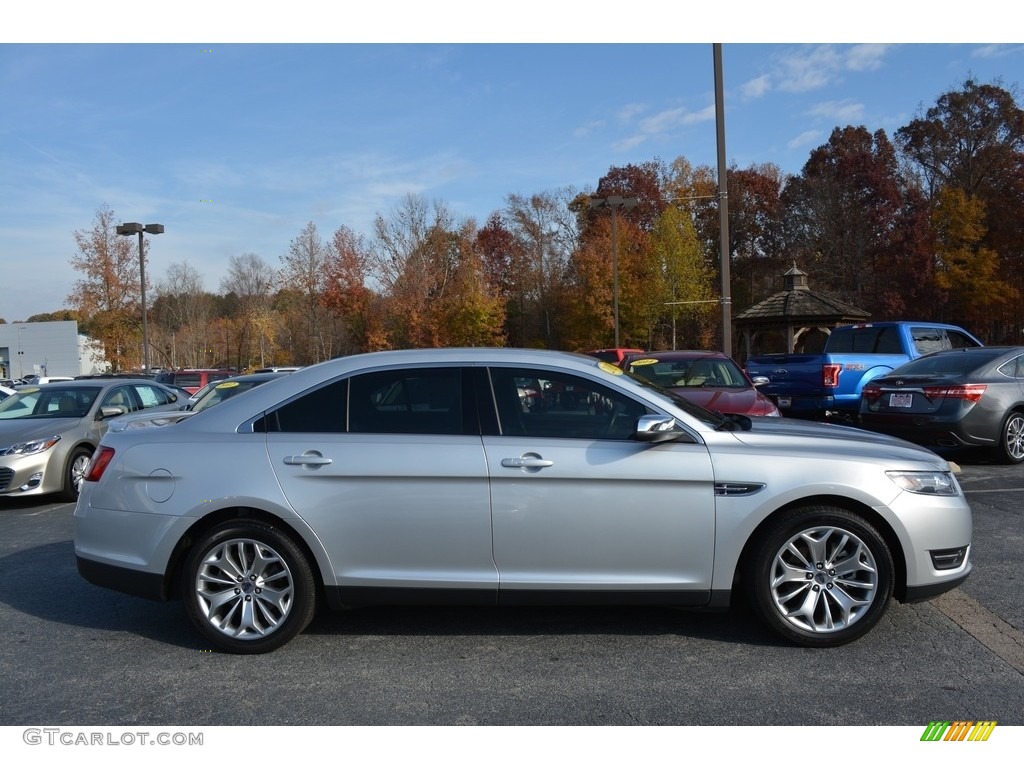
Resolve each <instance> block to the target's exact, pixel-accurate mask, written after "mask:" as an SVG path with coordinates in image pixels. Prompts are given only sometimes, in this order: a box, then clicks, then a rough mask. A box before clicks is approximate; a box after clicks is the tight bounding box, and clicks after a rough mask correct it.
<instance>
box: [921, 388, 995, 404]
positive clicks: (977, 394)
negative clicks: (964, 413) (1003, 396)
mask: <svg viewBox="0 0 1024 768" xmlns="http://www.w3.org/2000/svg"><path fill="white" fill-rule="evenodd" d="M985 388H986V385H985V384H957V385H954V386H951V387H924V394H925V396H926V397H927V398H928V399H929V400H935V399H936V398H939V397H948V398H950V399H951V400H967V401H968V402H971V403H976V402H978V401H979V400H981V396H982V395H984V394H985Z"/></svg>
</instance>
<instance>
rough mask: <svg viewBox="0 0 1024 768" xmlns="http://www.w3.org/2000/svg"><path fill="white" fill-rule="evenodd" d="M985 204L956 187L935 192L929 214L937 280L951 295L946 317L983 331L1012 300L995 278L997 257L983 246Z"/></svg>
mask: <svg viewBox="0 0 1024 768" xmlns="http://www.w3.org/2000/svg"><path fill="white" fill-rule="evenodd" d="M984 222H985V206H984V203H982V202H981V201H980V200H977V199H973V200H972V199H971V198H969V197H968V196H967V194H966V193H965V192H964V191H963V190H962V189H958V188H957V187H953V186H947V187H945V188H943V189H942V191H941V192H939V195H938V200H937V201H936V205H935V208H934V212H933V215H932V225H933V227H934V230H935V238H936V256H937V261H938V266H937V268H936V275H935V280H936V283H937V284H938V286H939V288H941V289H942V290H944V291H946V292H947V293H948V295H949V301H948V305H947V319H949V320H950V321H952V322H957V323H959V324H961V325H964V326H966V327H967V328H977V329H981V328H986V327H987V325H988V321H989V318H990V316H991V314H992V311H993V310H994V309H996V308H999V307H1000V306H1001V305H1003V304H1005V303H1009V302H1012V301H1014V300H1015V299H1016V294H1015V293H1011V292H1010V291H1008V289H1007V287H1006V285H1005V284H1004V283H1003V281H1002V280H1000V279H999V274H998V268H999V257H998V256H997V254H996V252H995V251H993V250H992V249H991V248H987V247H985V246H984V245H983V242H984V239H985V223H984Z"/></svg>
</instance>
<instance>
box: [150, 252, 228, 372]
mask: <svg viewBox="0 0 1024 768" xmlns="http://www.w3.org/2000/svg"><path fill="white" fill-rule="evenodd" d="M213 312H214V304H213V297H212V296H211V295H210V294H209V293H207V292H206V290H205V289H204V287H203V277H202V275H200V274H199V271H198V270H197V269H196V268H195V267H193V266H192V265H190V264H189V263H188V262H187V261H186V262H176V263H173V264H171V265H170V266H169V267H168V268H167V272H166V274H165V275H164V277H163V279H161V280H160V281H158V282H157V284H156V300H155V301H154V302H153V319H154V323H153V324H152V326H151V328H150V335H151V338H152V340H153V347H154V348H155V349H156V350H157V352H158V355H159V358H158V359H159V360H160V363H161V364H162V365H164V366H168V367H172V368H176V367H185V368H195V367H204V366H206V365H208V364H209V362H208V356H209V353H208V352H207V351H206V350H208V349H209V348H210V346H211V341H212V340H211V328H210V323H211V321H212V319H213Z"/></svg>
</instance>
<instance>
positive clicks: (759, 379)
mask: <svg viewBox="0 0 1024 768" xmlns="http://www.w3.org/2000/svg"><path fill="white" fill-rule="evenodd" d="M750 382H751V383H752V384H753V385H754V386H755V387H760V386H761V385H762V384H771V379H769V378H768V377H767V376H755V377H754V378H752V379H751V380H750Z"/></svg>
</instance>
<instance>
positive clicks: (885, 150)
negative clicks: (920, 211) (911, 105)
mask: <svg viewBox="0 0 1024 768" xmlns="http://www.w3.org/2000/svg"><path fill="white" fill-rule="evenodd" d="M904 186H905V185H904V182H903V180H902V177H901V175H900V171H899V164H898V162H897V157H896V152H895V148H894V147H893V145H892V144H891V143H890V142H889V139H888V137H887V136H886V134H885V132H884V131H876V132H875V133H870V132H869V131H868V130H867V128H865V127H863V126H859V127H855V126H847V127H846V128H836V129H835V130H834V131H833V132H832V135H831V136H830V137H829V141H828V143H827V144H825V145H823V146H821V147H818V148H817V149H815V150H814V151H812V152H811V156H810V159H809V160H808V161H807V163H806V164H805V165H804V167H803V170H802V171H801V173H800V175H799V176H796V177H794V178H793V179H791V180H790V182H789V183H788V184H787V185H786V188H785V190H784V191H783V196H782V199H783V205H784V220H785V224H786V246H785V247H786V248H787V250H788V254H789V255H790V256H791V257H792V259H793V260H794V261H796V262H797V264H798V265H800V266H801V268H803V269H805V270H806V271H807V272H809V273H811V274H812V275H813V277H814V280H815V288H816V289H818V290H822V291H825V292H829V293H832V294H834V295H836V296H838V297H839V298H842V299H843V300H845V301H847V302H849V303H851V304H854V305H855V306H859V307H862V308H863V309H865V310H867V311H868V312H871V313H872V314H874V313H876V312H877V311H878V309H879V307H880V304H881V301H880V294H881V292H882V287H883V286H884V285H885V283H886V282H887V281H888V280H890V279H891V278H892V276H891V275H890V274H888V273H887V271H886V270H885V266H886V264H890V263H892V261H893V257H894V249H895V248H896V245H897V242H898V239H897V222H898V214H899V212H900V210H901V209H902V207H903V192H904Z"/></svg>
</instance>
